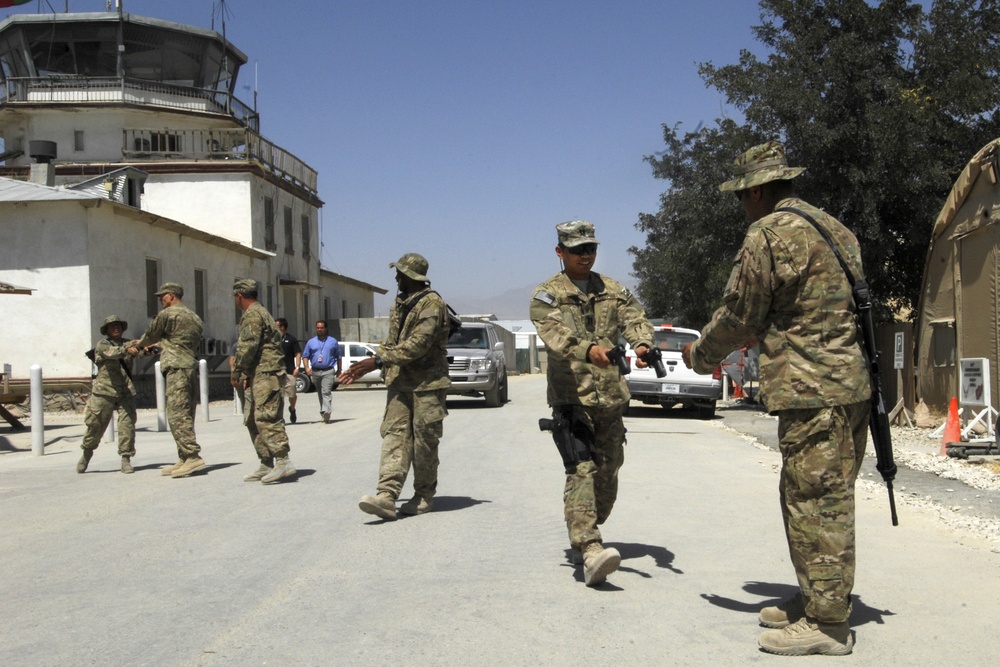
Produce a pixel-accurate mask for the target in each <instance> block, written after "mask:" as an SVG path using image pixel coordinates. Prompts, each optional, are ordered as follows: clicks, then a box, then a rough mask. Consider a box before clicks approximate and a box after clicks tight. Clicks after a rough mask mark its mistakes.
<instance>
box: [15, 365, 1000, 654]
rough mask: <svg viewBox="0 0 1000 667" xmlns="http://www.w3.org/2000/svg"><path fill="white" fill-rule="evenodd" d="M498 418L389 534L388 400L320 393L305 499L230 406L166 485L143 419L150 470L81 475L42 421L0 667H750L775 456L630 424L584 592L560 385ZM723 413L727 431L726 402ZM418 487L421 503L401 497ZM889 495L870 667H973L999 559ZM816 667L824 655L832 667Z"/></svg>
mask: <svg viewBox="0 0 1000 667" xmlns="http://www.w3.org/2000/svg"><path fill="white" fill-rule="evenodd" d="M510 393H511V398H512V402H511V403H509V404H507V405H506V406H504V407H503V408H500V409H487V408H485V407H481V406H480V403H479V402H478V401H473V400H467V399H456V400H455V401H450V409H451V415H450V416H449V418H448V420H447V421H446V425H445V438H444V441H443V443H442V447H441V456H442V467H441V479H440V490H439V493H440V495H439V497H438V499H437V503H436V505H435V511H434V512H433V513H431V514H428V515H424V516H420V517H410V518H405V519H401V520H399V521H397V522H394V523H392V522H382V521H378V520H373V517H370V516H368V515H365V514H362V513H361V512H360V511H359V510H358V509H357V501H358V498H359V497H360V496H361V495H362V494H363V493H370V492H372V491H373V490H374V482H375V476H376V468H377V459H378V449H379V438H378V434H377V428H378V421H379V419H380V417H381V411H382V407H383V401H384V395H385V394H384V390H383V389H377V388H376V389H365V388H358V389H350V390H347V391H338V392H337V393H336V394H335V395H334V422H333V423H331V424H329V425H323V424H322V423H320V422H319V420H318V418H319V414H318V407H316V406H315V403H314V401H315V397H314V396H313V395H307V396H303V397H301V398H300V405H299V415H300V417H301V419H303V420H306V421H305V422H303V421H300V423H298V424H296V425H294V426H290V427H289V433H290V438H291V441H292V446H293V451H292V459H293V461H294V462H295V464H296V466H297V467H298V468H299V470H300V475H299V477H298V478H297V479H296V480H295V481H294V482H292V483H285V484H278V485H273V486H263V485H260V484H248V483H244V482H242V481H241V480H242V476H243V475H244V474H246V473H247V472H249V471H250V470H252V469H253V468H254V467H255V465H256V461H255V460H254V457H253V454H252V449H251V447H250V445H249V443H248V441H247V436H246V434H245V431H243V430H242V426H241V424H240V422H239V421H238V418H236V417H234V416H233V415H232V414H231V410H230V409H228V408H226V407H220V406H219V405H217V404H216V405H213V417H212V421H211V422H208V423H201V422H199V423H198V424H197V425H196V428H197V430H198V433H199V439H200V441H201V443H202V445H203V447H204V448H205V453H204V456H205V458H206V460H207V461H208V463H209V470H208V472H207V474H204V475H199V476H195V477H192V478H189V479H181V480H174V479H170V478H164V477H161V476H160V475H159V473H158V470H157V468H158V467H159V466H161V465H163V464H166V463H171V462H173V460H174V458H175V457H174V449H173V444H172V441H171V439H170V435H169V433H159V432H156V431H155V430H154V428H155V415H153V414H152V413H150V412H144V413H142V414H141V416H140V430H139V432H138V444H137V448H138V451H139V455H138V456H137V457H136V459H135V461H134V463H135V465H136V474H134V475H130V476H126V475H122V474H121V473H119V472H117V468H118V458H117V456H116V455H115V449H114V446H113V445H109V444H107V443H105V444H102V446H101V448H100V449H99V450H98V452H97V454H96V456H95V457H94V460H93V462H92V463H91V470H92V472H88V473H87V474H85V475H77V474H76V473H75V472H74V465H75V462H76V460H77V458H78V456H79V454H78V451H79V450H78V446H79V438H80V435H81V434H82V426H80V420H79V418H75V417H74V418H67V419H56V418H55V417H53V418H51V419H49V426H50V428H49V430H48V437H47V442H48V444H47V447H46V455H45V456H43V457H35V456H32V455H31V453H30V438H29V437H28V436H26V435H12V434H11V432H10V430H9V429H7V427H5V426H3V427H0V503H2V504H0V508H2V510H3V511H2V514H0V530H2V533H0V534H2V536H3V539H2V541H0V567H2V568H3V572H4V575H5V576H4V586H3V595H0V618H2V619H3V626H4V629H3V632H2V634H0V664H3V665H32V666H36V665H39V666H40V665H60V666H64V665H170V666H173V665H178V666H183V665H212V666H215V665H382V664H421V665H495V664H500V665H581V664H609V665H650V664H654V665H701V664H712V665H744V664H747V663H765V662H767V663H770V662H772V661H777V662H782V664H786V662H787V661H788V660H791V659H788V658H779V657H775V656H770V655H766V654H763V653H760V652H759V651H758V650H757V648H756V636H757V634H758V633H759V631H760V628H758V627H757V625H756V614H757V611H758V610H759V609H760V608H761V607H762V606H764V605H766V604H770V603H772V602H773V601H775V600H777V599H780V598H784V597H786V596H787V595H789V594H790V593H791V592H792V591H793V588H792V586H791V584H792V581H793V575H792V571H791V566H790V565H789V563H788V556H787V553H786V548H785V545H784V537H783V534H782V528H781V519H780V516H779V512H778V507H777V489H776V485H777V473H776V468H777V465H778V455H777V454H776V453H775V452H773V451H771V450H768V449H762V448H756V447H754V446H752V445H750V444H749V443H748V442H747V441H746V440H745V439H743V438H740V437H738V436H736V435H733V434H732V433H730V432H727V431H725V430H723V429H720V428H717V427H716V426H715V425H713V424H708V423H704V422H700V421H698V420H695V419H688V418H685V417H683V416H681V415H680V414H677V415H673V414H671V415H665V414H661V412H662V411H660V410H651V409H649V410H644V409H640V410H636V411H634V413H633V415H631V416H629V417H628V418H627V420H626V423H627V426H628V428H629V444H628V448H627V461H626V465H625V468H623V470H622V479H621V493H620V498H619V502H618V504H617V506H616V508H615V512H614V513H613V514H612V516H611V518H610V520H609V521H608V523H607V525H606V526H605V528H604V535H605V539H606V541H607V542H608V543H609V544H611V545H613V546H615V547H617V548H618V549H619V550H620V551H621V552H622V556H623V562H622V568H621V570H620V571H619V572H617V573H615V574H613V575H612V576H611V578H610V580H609V583H608V584H606V585H604V586H603V587H601V588H599V589H589V588H587V587H585V586H584V585H583V583H582V575H581V573H580V571H579V569H578V568H574V567H573V566H572V565H570V564H569V563H568V562H567V560H566V551H565V549H566V534H565V526H564V524H563V521H562V512H561V492H562V471H561V469H560V468H561V466H560V463H559V459H558V455H557V454H556V452H555V450H554V447H553V445H552V444H551V440H550V439H548V438H547V436H546V435H543V434H541V433H539V432H538V431H537V418H538V417H540V416H545V413H546V409H545V408H544V379H543V378H541V377H539V376H526V377H516V378H511V390H510ZM720 415H723V416H722V421H725V420H726V419H730V418H732V419H733V420H734V421H735V419H736V418H735V417H730V415H729V414H727V411H721V412H720ZM408 492H409V489H407V493H408ZM884 503H885V501H884V496H883V495H882V494H862V497H861V498H860V501H859V517H858V525H859V553H860V567H859V571H858V585H857V588H856V592H857V594H858V598H857V601H856V603H855V608H854V615H853V617H852V621H853V625H854V628H855V632H856V641H857V645H856V647H855V652H854V654H853V655H852V656H851V657H849V658H846V659H843V661H844V662H845V663H846V662H850V663H853V664H857V665H876V664H878V665H914V664H945V663H948V664H950V665H982V664H987V663H989V662H992V661H995V659H996V653H997V640H996V632H995V628H996V623H997V611H998V605H997V600H998V599H1000V555H998V554H995V553H991V552H990V551H989V549H988V546H987V545H985V544H983V543H981V542H977V541H976V540H975V539H970V538H967V537H964V536H962V535H960V534H956V533H954V532H951V531H950V530H948V529H946V528H944V527H942V526H941V525H940V524H938V523H937V522H936V521H935V519H934V517H933V516H931V515H930V514H921V513H920V512H916V511H914V512H909V513H906V514H904V515H903V516H902V517H901V520H902V525H901V526H900V527H898V528H892V527H891V526H890V525H889V521H888V517H887V514H886V511H885V506H884ZM814 660H822V659H819V658H816V659H814Z"/></svg>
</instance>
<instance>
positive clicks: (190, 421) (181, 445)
mask: <svg viewBox="0 0 1000 667" xmlns="http://www.w3.org/2000/svg"><path fill="white" fill-rule="evenodd" d="M163 376H164V379H165V380H166V385H167V423H169V424H170V434H171V435H173V436H174V442H175V443H176V444H177V456H178V458H181V459H189V458H193V457H195V456H198V455H199V454H200V453H201V446H200V445H199V444H198V441H197V440H196V439H195V435H194V409H195V400H194V397H195V392H196V389H197V382H198V371H197V369H195V368H168V369H166V370H165V371H163Z"/></svg>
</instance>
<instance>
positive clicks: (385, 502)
mask: <svg viewBox="0 0 1000 667" xmlns="http://www.w3.org/2000/svg"><path fill="white" fill-rule="evenodd" d="M358 507H360V508H361V511H362V512H365V513H366V514H374V515H375V516H377V517H380V518H382V519H385V520H387V521H395V520H396V500H395V499H394V498H391V497H390V496H389V495H387V494H382V493H380V494H378V495H377V496H361V502H360V503H358Z"/></svg>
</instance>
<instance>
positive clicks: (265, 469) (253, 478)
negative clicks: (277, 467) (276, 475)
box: [243, 461, 271, 482]
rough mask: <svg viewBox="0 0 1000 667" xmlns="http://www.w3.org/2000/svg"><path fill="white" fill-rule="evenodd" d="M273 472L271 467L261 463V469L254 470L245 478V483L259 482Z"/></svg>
mask: <svg viewBox="0 0 1000 667" xmlns="http://www.w3.org/2000/svg"><path fill="white" fill-rule="evenodd" d="M269 472H271V466H269V465H267V464H266V463H264V462H263V461H261V462H260V467H259V468H257V469H256V470H254V471H253V472H252V473H250V474H249V475H245V476H244V477H243V481H244V482H259V481H260V480H262V479H264V475H266V474H267V473H269Z"/></svg>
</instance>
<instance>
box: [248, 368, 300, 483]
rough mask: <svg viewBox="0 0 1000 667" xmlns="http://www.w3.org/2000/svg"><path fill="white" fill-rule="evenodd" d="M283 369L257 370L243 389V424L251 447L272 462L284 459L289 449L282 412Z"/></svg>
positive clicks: (268, 461) (269, 462) (265, 459)
mask: <svg viewBox="0 0 1000 667" xmlns="http://www.w3.org/2000/svg"><path fill="white" fill-rule="evenodd" d="M284 384H285V371H277V372H275V373H257V374H256V375H254V376H253V377H252V378H250V388H249V389H247V390H246V409H245V410H244V411H243V423H244V424H246V427H247V431H249V432H250V440H251V442H253V448H254V449H255V450H257V458H259V459H260V460H261V462H262V463H265V464H267V465H273V463H274V459H275V458H285V457H286V456H288V451H289V449H290V447H289V445H288V434H287V433H285V422H284V420H283V419H282V415H283V414H284V410H285V396H284V393H285V387H284Z"/></svg>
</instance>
